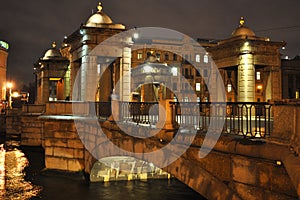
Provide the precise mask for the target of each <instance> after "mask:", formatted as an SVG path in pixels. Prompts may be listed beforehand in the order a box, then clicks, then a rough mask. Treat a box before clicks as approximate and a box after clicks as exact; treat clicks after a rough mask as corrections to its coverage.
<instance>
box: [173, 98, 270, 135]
mask: <svg viewBox="0 0 300 200" xmlns="http://www.w3.org/2000/svg"><path fill="white" fill-rule="evenodd" d="M170 104H171V106H172V107H173V111H174V112H173V121H176V122H177V123H178V125H179V126H180V127H186V128H189V129H190V128H194V129H197V130H198V131H201V132H204V133H206V132H207V131H208V129H210V130H213V129H214V128H216V129H219V128H220V127H221V129H222V132H223V133H230V134H236V135H242V136H246V137H262V138H264V137H266V136H268V135H270V133H271V132H272V125H273V119H272V114H271V109H272V106H271V105H270V104H268V103H265V102H243V103H240V102H226V103H222V102H214V103H211V102H199V103H193V102H180V103H179V102H171V103H170ZM197 112H199V113H200V114H197ZM222 127H223V128H222Z"/></svg>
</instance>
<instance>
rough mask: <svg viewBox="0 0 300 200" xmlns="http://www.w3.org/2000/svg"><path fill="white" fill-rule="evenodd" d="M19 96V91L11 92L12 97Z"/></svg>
mask: <svg viewBox="0 0 300 200" xmlns="http://www.w3.org/2000/svg"><path fill="white" fill-rule="evenodd" d="M19 96H20V94H19V92H13V93H12V97H14V98H17V97H19Z"/></svg>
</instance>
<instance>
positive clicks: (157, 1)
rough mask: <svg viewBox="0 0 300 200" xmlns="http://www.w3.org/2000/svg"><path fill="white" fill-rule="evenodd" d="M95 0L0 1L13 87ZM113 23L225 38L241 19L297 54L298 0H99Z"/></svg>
mask: <svg viewBox="0 0 300 200" xmlns="http://www.w3.org/2000/svg"><path fill="white" fill-rule="evenodd" d="M97 3H98V0H48V1H46V0H26V1H20V0H5V1H2V2H1V11H0V23H1V26H0V39H1V40H5V41H7V42H8V43H9V44H10V50H9V59H8V66H7V68H8V74H7V79H8V80H9V79H11V80H13V81H14V82H16V83H17V84H18V85H19V86H20V85H22V84H23V83H25V84H27V83H29V82H30V81H33V80H34V76H33V74H32V73H33V63H34V62H36V61H37V60H38V59H39V58H40V57H42V56H43V54H44V52H45V51H46V50H47V49H48V48H50V46H51V43H52V42H53V41H56V42H57V43H58V44H59V45H60V43H61V42H62V40H63V37H64V36H65V35H69V34H71V33H72V32H73V31H75V30H76V29H78V28H79V27H80V24H81V23H84V22H85V21H86V20H87V19H88V17H89V16H90V15H91V13H92V10H94V11H96V10H97V9H96V6H97ZM102 3H103V7H104V8H103V12H104V13H106V14H108V15H109V16H110V17H111V18H112V20H113V21H114V22H115V23H122V24H124V25H126V27H127V29H130V28H133V27H147V26H153V27H163V28H169V29H174V30H176V31H179V32H182V33H184V34H187V35H189V36H191V37H193V38H210V39H225V38H228V37H230V35H231V33H232V31H233V30H234V29H235V28H236V27H237V26H238V22H239V18H240V17H241V16H244V17H245V20H246V23H245V25H246V26H248V27H250V28H251V29H252V30H254V32H255V33H256V35H257V36H263V37H270V39H271V40H272V41H286V42H287V43H288V44H287V48H286V50H284V51H285V52H284V54H287V55H289V56H290V57H294V56H295V55H297V54H300V37H299V35H300V1H299V0H287V1H282V0H261V1H249V0H185V1H176V0H151V1H146V0H102Z"/></svg>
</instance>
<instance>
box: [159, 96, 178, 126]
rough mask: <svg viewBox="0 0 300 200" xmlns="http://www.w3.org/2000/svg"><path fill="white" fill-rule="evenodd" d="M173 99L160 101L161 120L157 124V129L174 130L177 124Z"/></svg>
mask: <svg viewBox="0 0 300 200" xmlns="http://www.w3.org/2000/svg"><path fill="white" fill-rule="evenodd" d="M172 101H173V100H172V99H166V100H160V102H159V120H158V122H157V124H156V127H157V128H161V129H165V130H174V129H175V128H176V127H175V124H176V123H175V122H174V121H173V112H174V110H173V106H172V105H171V104H170V102H172Z"/></svg>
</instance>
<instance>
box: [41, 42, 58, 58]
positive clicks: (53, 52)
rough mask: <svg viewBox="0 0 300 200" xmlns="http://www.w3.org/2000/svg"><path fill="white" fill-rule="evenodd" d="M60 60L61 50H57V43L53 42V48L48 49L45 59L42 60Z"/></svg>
mask: <svg viewBox="0 0 300 200" xmlns="http://www.w3.org/2000/svg"><path fill="white" fill-rule="evenodd" d="M57 58H58V59H59V58H62V55H61V53H60V52H59V50H58V49H57V48H56V43H55V42H53V43H52V48H50V49H48V50H47V51H46V53H45V55H44V57H43V58H42V59H43V60H51V59H57Z"/></svg>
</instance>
